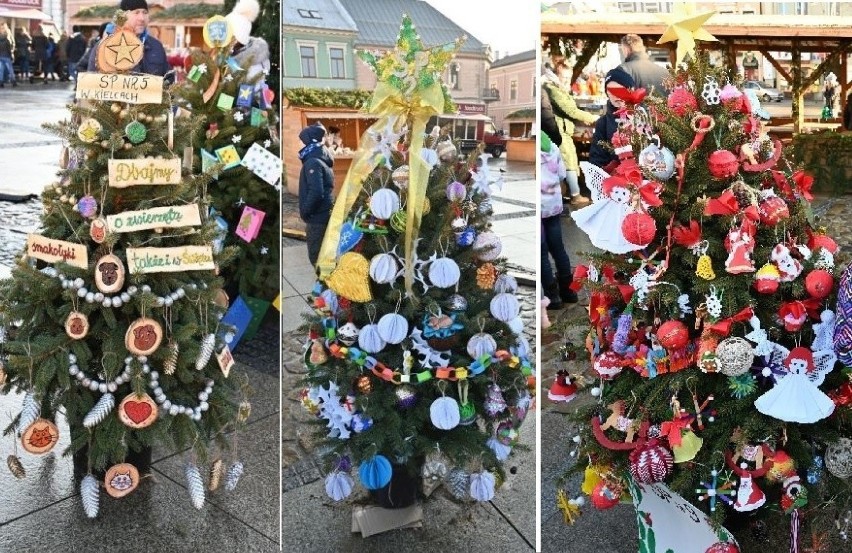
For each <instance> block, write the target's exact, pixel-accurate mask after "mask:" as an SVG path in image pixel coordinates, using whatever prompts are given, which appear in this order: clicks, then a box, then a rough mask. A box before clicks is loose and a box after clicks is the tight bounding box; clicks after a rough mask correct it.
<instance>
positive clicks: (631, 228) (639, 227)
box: [621, 213, 657, 248]
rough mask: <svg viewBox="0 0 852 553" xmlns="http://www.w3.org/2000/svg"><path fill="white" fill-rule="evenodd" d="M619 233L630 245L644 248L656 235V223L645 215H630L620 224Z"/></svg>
mask: <svg viewBox="0 0 852 553" xmlns="http://www.w3.org/2000/svg"><path fill="white" fill-rule="evenodd" d="M621 233H622V234H623V235H624V237H625V238H626V239H627V241H628V242H630V243H631V244H636V245H637V246H642V247H643V248H644V247H645V246H647V245H648V244H650V243H651V240H653V239H654V236H656V235H657V222H656V221H654V218H653V217H651V216H650V215H648V214H647V213H631V214H630V215H628V216H627V217H625V218H624V221H622V222H621Z"/></svg>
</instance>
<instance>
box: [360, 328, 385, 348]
mask: <svg viewBox="0 0 852 553" xmlns="http://www.w3.org/2000/svg"><path fill="white" fill-rule="evenodd" d="M386 345H387V344H386V343H385V341H384V339H382V335H381V333H380V332H379V325H376V324H368V325H364V328H362V329H361V330H360V332H359V333H358V347H359V348H361V349H362V350H364V351H366V352H367V353H379V352H380V351H382V350H383V349H385V346H386Z"/></svg>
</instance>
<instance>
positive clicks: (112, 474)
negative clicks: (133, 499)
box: [104, 463, 139, 499]
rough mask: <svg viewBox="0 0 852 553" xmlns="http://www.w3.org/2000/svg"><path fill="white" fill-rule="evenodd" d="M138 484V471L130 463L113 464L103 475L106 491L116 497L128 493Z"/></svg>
mask: <svg viewBox="0 0 852 553" xmlns="http://www.w3.org/2000/svg"><path fill="white" fill-rule="evenodd" d="M138 485H139V471H138V470H136V467H134V466H133V465H131V464H130V463H119V464H117V465H113V466H111V467H110V468H109V470H108V471H107V472H106V476H104V488H106V492H107V493H108V494H109V495H110V496H112V497H115V498H116V499H118V498H120V497H124V496H125V495H127V494H129V493H130V492H132V491H133V490H135V489H136V487H137V486H138Z"/></svg>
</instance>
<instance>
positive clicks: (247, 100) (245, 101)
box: [237, 83, 253, 108]
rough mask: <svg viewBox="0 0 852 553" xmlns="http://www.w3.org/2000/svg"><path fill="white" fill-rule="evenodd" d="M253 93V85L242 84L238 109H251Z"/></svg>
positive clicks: (238, 96) (238, 93) (238, 98)
mask: <svg viewBox="0 0 852 553" xmlns="http://www.w3.org/2000/svg"><path fill="white" fill-rule="evenodd" d="M252 92H253V90H252V85H250V84H248V83H246V84H241V85H240V88H239V91H238V92H237V107H240V108H250V107H251V99H252V98H251V97H252Z"/></svg>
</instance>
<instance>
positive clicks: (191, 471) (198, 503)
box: [186, 463, 204, 510]
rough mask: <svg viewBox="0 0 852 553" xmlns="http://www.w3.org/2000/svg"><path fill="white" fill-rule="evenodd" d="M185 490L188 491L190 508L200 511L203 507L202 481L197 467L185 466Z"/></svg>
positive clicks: (188, 464)
mask: <svg viewBox="0 0 852 553" xmlns="http://www.w3.org/2000/svg"><path fill="white" fill-rule="evenodd" d="M186 488H187V491H189V498H190V500H192V506H193V507H195V508H196V509H199V510H200V509H202V508H203V507H204V481H203V480H202V479H201V472H200V471H199V470H198V467H196V466H195V465H193V464H192V463H187V464H186Z"/></svg>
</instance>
